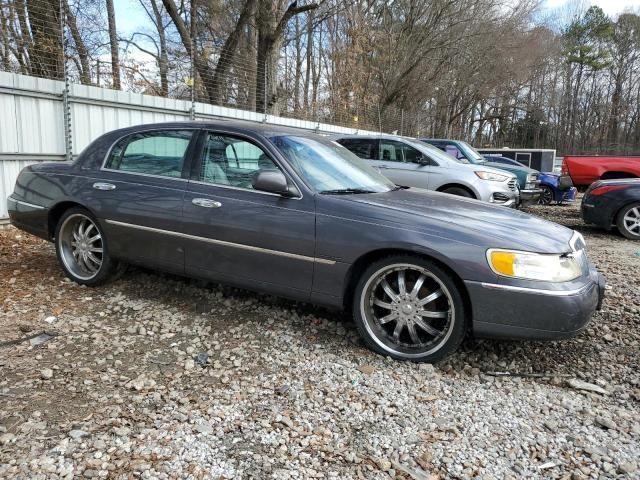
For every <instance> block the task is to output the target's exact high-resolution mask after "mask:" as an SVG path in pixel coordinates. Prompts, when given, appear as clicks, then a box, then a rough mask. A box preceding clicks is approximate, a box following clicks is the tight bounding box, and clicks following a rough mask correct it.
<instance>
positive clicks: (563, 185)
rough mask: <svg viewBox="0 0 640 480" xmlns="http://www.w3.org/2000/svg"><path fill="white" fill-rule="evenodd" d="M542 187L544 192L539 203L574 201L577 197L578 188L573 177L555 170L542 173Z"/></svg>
mask: <svg viewBox="0 0 640 480" xmlns="http://www.w3.org/2000/svg"><path fill="white" fill-rule="evenodd" d="M539 179H540V188H541V189H542V194H541V195H540V200H538V203H539V204H541V205H550V204H552V203H556V204H558V205H560V204H562V203H573V202H574V201H575V199H576V195H577V193H578V189H577V188H576V187H574V186H573V182H572V181H571V177H569V176H568V175H561V174H559V173H553V172H541V173H540V177H539Z"/></svg>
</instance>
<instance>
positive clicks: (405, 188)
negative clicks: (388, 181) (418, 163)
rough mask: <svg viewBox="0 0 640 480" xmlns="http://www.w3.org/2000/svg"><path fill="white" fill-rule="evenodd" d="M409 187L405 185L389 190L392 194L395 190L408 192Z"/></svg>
mask: <svg viewBox="0 0 640 480" xmlns="http://www.w3.org/2000/svg"><path fill="white" fill-rule="evenodd" d="M409 188H410V187H407V186H406V185H396V186H395V187H393V188H392V189H391V191H392V192H395V191H397V190H408V189H409Z"/></svg>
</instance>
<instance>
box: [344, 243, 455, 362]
mask: <svg viewBox="0 0 640 480" xmlns="http://www.w3.org/2000/svg"><path fill="white" fill-rule="evenodd" d="M354 318H355V321H356V325H357V326H358V330H359V331H360V334H361V335H362V337H363V339H364V341H365V342H366V343H367V345H368V346H369V347H370V348H371V349H373V350H375V351H376V352H378V353H381V354H383V355H389V356H391V357H393V358H396V359H400V360H412V361H416V362H435V361H438V360H440V359H442V358H444V357H446V356H447V355H448V354H449V353H451V352H452V351H454V350H455V349H456V348H457V347H458V345H459V344H460V342H461V341H462V338H463V337H464V303H463V301H462V297H461V295H460V292H459V291H458V288H457V286H456V284H455V282H454V281H453V280H452V279H451V277H450V276H449V275H448V274H447V273H445V272H444V271H443V270H442V269H441V268H440V267H438V266H437V265H435V264H433V263H432V262H430V261H428V260H426V259H422V258H420V257H413V256H404V255H402V256H400V255H399V256H393V257H388V258H386V259H384V260H381V261H378V262H375V263H374V264H372V265H371V266H370V267H369V268H368V269H367V270H366V271H365V273H364V274H363V276H362V278H361V279H360V282H359V283H358V286H357V288H356V295H355V300H354Z"/></svg>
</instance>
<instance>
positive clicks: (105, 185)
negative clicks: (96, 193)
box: [93, 182, 116, 190]
mask: <svg viewBox="0 0 640 480" xmlns="http://www.w3.org/2000/svg"><path fill="white" fill-rule="evenodd" d="M93 188H95V189H96V190H115V189H116V186H115V185H114V184H113V183H104V182H96V183H94V184H93Z"/></svg>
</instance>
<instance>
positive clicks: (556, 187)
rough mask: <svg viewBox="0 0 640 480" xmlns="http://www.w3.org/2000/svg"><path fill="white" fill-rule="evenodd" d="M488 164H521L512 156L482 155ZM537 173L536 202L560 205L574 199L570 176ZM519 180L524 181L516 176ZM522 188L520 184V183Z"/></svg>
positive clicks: (574, 189) (518, 165) (514, 165)
mask: <svg viewBox="0 0 640 480" xmlns="http://www.w3.org/2000/svg"><path fill="white" fill-rule="evenodd" d="M484 157H485V158H486V159H487V161H488V162H489V164H490V165H492V164H498V163H499V164H501V165H504V166H507V165H508V166H512V167H522V166H523V165H522V164H521V163H520V162H518V161H517V160H513V159H512V158H507V157H503V156H500V155H493V154H490V155H484ZM534 171H535V172H536V173H537V175H538V187H539V189H540V190H541V193H540V198H539V199H538V203H539V204H540V205H550V204H552V203H555V204H558V205H560V204H561V203H564V202H567V203H571V202H573V201H574V200H575V199H576V194H577V193H578V190H577V189H576V187H574V186H573V183H572V182H571V177H569V176H568V175H559V174H556V173H552V172H537V170H534ZM518 180H519V181H520V182H522V181H524V180H523V178H522V177H521V176H520V177H518ZM521 188H522V185H521Z"/></svg>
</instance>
